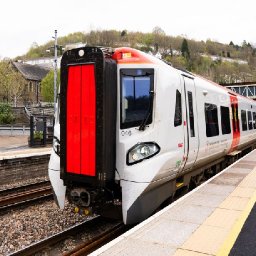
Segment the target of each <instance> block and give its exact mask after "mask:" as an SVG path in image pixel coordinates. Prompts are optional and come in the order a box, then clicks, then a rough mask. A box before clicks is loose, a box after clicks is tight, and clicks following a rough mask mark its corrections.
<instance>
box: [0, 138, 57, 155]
mask: <svg viewBox="0 0 256 256" xmlns="http://www.w3.org/2000/svg"><path fill="white" fill-rule="evenodd" d="M51 149H52V145H47V146H46V147H38V148H30V147H28V136H0V160H2V159H11V158H17V157H27V156H36V155H44V154H50V153H51Z"/></svg>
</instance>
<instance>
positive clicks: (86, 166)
mask: <svg viewBox="0 0 256 256" xmlns="http://www.w3.org/2000/svg"><path fill="white" fill-rule="evenodd" d="M95 91H96V88H95V74H94V65H92V64H90V65H83V66H82V82H81V97H82V99H83V100H82V102H81V104H82V105H81V109H82V120H81V130H82V132H81V155H82V158H81V174H83V175H88V176H95V160H96V159H95V157H96V154H95V152H96V135H95V132H96V92H95Z"/></svg>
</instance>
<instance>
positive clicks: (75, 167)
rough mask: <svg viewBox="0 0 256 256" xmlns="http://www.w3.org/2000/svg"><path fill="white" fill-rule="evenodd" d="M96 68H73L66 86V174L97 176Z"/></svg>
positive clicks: (84, 66) (91, 66) (78, 66)
mask: <svg viewBox="0 0 256 256" xmlns="http://www.w3.org/2000/svg"><path fill="white" fill-rule="evenodd" d="M94 72H95V71H94V65H92V64H90V65H77V66H70V67H69V69H68V86H67V145H66V150H67V151H66V153H67V172H69V173H74V174H82V175H88V176H95V174H96V165H95V162H96V153H95V151H96V88H95V73H94Z"/></svg>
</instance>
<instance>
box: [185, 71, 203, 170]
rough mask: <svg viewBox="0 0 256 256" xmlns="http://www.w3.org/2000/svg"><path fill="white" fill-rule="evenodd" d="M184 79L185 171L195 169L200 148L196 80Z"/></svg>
mask: <svg viewBox="0 0 256 256" xmlns="http://www.w3.org/2000/svg"><path fill="white" fill-rule="evenodd" d="M183 79H184V94H185V95H184V98H185V103H186V127H187V130H185V131H186V132H185V137H186V138H185V141H186V142H187V143H186V144H187V145H185V158H186V163H185V169H188V168H191V167H193V165H194V163H195V161H196V158H197V154H198V147H199V136H198V126H197V106H196V90H195V84H194V79H192V78H189V77H186V76H183Z"/></svg>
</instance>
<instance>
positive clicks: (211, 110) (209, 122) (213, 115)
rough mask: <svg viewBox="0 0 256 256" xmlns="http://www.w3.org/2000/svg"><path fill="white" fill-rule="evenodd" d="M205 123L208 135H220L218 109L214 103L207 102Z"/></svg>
mask: <svg viewBox="0 0 256 256" xmlns="http://www.w3.org/2000/svg"><path fill="white" fill-rule="evenodd" d="M204 110H205V124H206V136H207V137H214V136H217V135H219V123H218V110H217V106H216V105H214V104H209V103H205V105H204Z"/></svg>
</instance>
